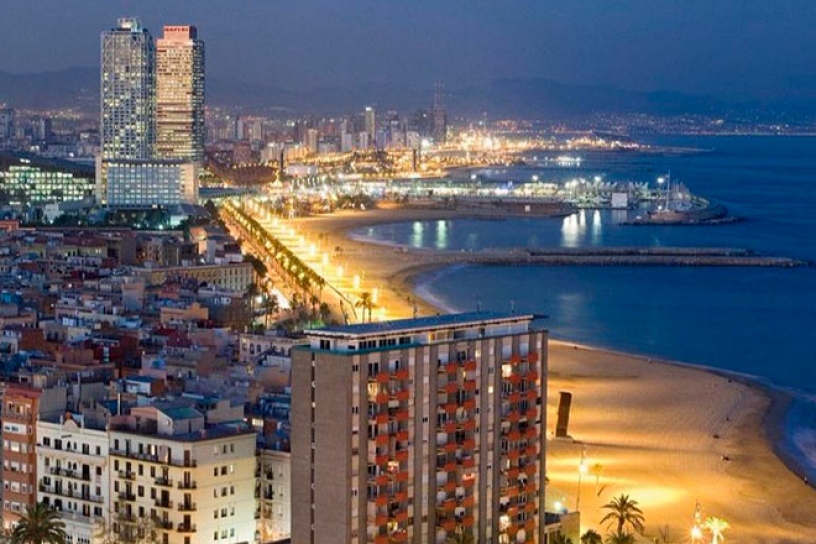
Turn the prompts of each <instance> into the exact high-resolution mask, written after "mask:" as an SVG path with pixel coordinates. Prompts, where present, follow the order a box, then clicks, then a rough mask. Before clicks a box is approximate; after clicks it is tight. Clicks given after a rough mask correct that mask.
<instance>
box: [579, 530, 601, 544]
mask: <svg viewBox="0 0 816 544" xmlns="http://www.w3.org/2000/svg"><path fill="white" fill-rule="evenodd" d="M601 542H603V540H602V539H601V535H599V534H598V533H596V532H595V531H593V530H592V529H588V530H587V532H586V533H584V535H583V536H582V537H581V544H601Z"/></svg>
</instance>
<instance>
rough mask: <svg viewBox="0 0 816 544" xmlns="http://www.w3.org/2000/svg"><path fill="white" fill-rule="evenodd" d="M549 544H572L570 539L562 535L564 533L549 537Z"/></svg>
mask: <svg viewBox="0 0 816 544" xmlns="http://www.w3.org/2000/svg"><path fill="white" fill-rule="evenodd" d="M550 543H551V544H572V539H571V538H569V537H567V536H566V535H564V533H561V532H558V533H554V534H553V535H552V536H551V537H550Z"/></svg>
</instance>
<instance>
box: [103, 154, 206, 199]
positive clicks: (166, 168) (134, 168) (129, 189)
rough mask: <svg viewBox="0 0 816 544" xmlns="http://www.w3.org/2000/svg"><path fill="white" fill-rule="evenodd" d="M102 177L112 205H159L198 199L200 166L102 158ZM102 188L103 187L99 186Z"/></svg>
mask: <svg viewBox="0 0 816 544" xmlns="http://www.w3.org/2000/svg"><path fill="white" fill-rule="evenodd" d="M97 172H98V176H99V178H98V179H100V180H101V179H104V180H105V182H104V183H102V182H100V183H99V185H100V186H101V190H102V191H104V194H101V195H97V198H99V197H101V198H102V199H103V202H104V203H105V204H106V205H107V206H109V207H111V208H133V209H142V208H156V207H160V206H161V207H166V206H175V205H178V204H196V203H197V202H198V166H197V165H196V164H194V163H190V162H184V161H181V160H153V159H147V160H108V161H105V160H98V161H97ZM97 190H98V191H99V190H100V187H99V186H98V187H97Z"/></svg>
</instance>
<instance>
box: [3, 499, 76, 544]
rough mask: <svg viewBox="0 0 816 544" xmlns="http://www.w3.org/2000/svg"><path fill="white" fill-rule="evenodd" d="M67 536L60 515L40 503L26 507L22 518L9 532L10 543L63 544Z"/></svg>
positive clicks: (53, 509)
mask: <svg viewBox="0 0 816 544" xmlns="http://www.w3.org/2000/svg"><path fill="white" fill-rule="evenodd" d="M67 536H68V535H67V534H66V532H65V522H64V521H62V519H61V518H60V513H59V512H58V511H57V510H56V509H55V508H53V507H51V506H49V505H47V504H43V503H41V502H40V503H37V504H34V505H32V506H26V509H25V512H24V513H23V516H22V517H21V518H20V521H19V522H18V523H17V526H16V527H14V530H13V531H12V532H11V543H12V544H65V539H66V537H67Z"/></svg>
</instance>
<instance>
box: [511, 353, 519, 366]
mask: <svg viewBox="0 0 816 544" xmlns="http://www.w3.org/2000/svg"><path fill="white" fill-rule="evenodd" d="M520 362H521V357H519V356H518V355H511V356H510V364H511V365H517V364H519V363H520Z"/></svg>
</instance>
